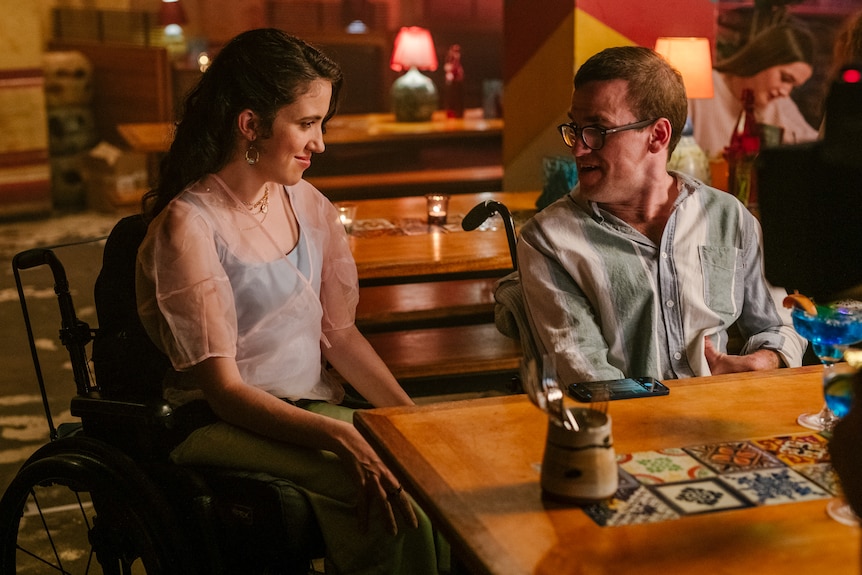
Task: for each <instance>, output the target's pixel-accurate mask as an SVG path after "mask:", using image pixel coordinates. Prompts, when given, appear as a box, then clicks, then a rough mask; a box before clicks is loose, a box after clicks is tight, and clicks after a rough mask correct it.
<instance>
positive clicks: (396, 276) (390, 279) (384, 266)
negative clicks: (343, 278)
mask: <svg viewBox="0 0 862 575" xmlns="http://www.w3.org/2000/svg"><path fill="white" fill-rule="evenodd" d="M538 196H539V192H496V193H492V192H489V193H481V194H458V195H454V196H452V197H451V199H450V200H449V214H450V218H451V221H452V222H457V221H460V218H461V217H463V215H465V214H466V213H467V212H469V211H470V209H471V208H472V207H473V206H475V205H476V204H478V203H480V202H482V201H484V200H488V199H492V200H497V201H499V202H502V203H503V204H504V205H505V206H506V207H507V208H509V210H510V211H511V212H513V213H516V212H528V211H531V210H535V207H536V199H537V198H538ZM353 203H355V204H356V205H357V206H358V209H357V213H356V217H357V219H358V220H367V219H374V218H384V219H404V218H414V219H418V220H423V221H424V219H425V217H426V213H425V210H426V206H425V198H423V197H405V198H392V199H382V200H360V201H357V202H353ZM350 247H351V250H352V251H353V257H354V259H355V260H356V267H357V269H358V272H359V280H360V282H361V283H362V284H363V285H370V284H375V283H377V284H381V283H407V282H411V281H414V282H415V281H433V280H441V279H458V278H467V277H493V276H503V275H505V274H506V273H508V272H509V271H511V269H512V259H511V255H510V252H509V244H508V240H507V238H506V231H505V230H504V229H503V227H502V226H500V227H499V229H497V230H494V231H478V230H475V231H472V232H464V231H448V232H447V231H444V230H439V229H438V231H431V232H430V233H422V234H418V235H404V236H381V237H369V238H366V237H355V236H351V237H350Z"/></svg>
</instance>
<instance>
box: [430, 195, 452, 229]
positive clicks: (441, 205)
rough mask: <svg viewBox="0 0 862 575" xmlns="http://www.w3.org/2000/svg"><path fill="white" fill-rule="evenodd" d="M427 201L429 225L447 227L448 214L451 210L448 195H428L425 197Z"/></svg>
mask: <svg viewBox="0 0 862 575" xmlns="http://www.w3.org/2000/svg"><path fill="white" fill-rule="evenodd" d="M425 200H426V201H427V205H428V225H432V226H433V225H437V226H443V225H445V224H446V212H447V210H448V209H449V196H447V195H446V194H428V195H427V196H425Z"/></svg>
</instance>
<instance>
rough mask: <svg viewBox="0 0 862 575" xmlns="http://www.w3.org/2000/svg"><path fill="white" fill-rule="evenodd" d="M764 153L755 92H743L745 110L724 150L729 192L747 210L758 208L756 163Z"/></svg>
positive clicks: (747, 90)
mask: <svg viewBox="0 0 862 575" xmlns="http://www.w3.org/2000/svg"><path fill="white" fill-rule="evenodd" d="M758 152H760V133H759V130H758V128H757V120H756V119H755V117H754V92H753V91H751V90H750V89H746V90H743V92H742V111H741V112H740V113H739V117H738V118H737V120H736V124H735V125H734V127H733V132H732V133H731V135H730V144H729V145H728V146H727V147H726V148H725V149H724V158H725V160H727V166H728V190H727V191H728V192H730V193H731V194H733V195H734V196H736V197H737V198H738V199H739V201H741V202H742V203H743V204H745V205H746V206H747V207H753V206H756V205H757V180H756V172H755V169H754V160H755V158H756V157H757V154H758Z"/></svg>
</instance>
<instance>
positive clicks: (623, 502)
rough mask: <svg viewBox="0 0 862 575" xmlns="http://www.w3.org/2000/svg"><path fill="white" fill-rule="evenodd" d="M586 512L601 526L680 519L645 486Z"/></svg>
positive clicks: (593, 505)
mask: <svg viewBox="0 0 862 575" xmlns="http://www.w3.org/2000/svg"><path fill="white" fill-rule="evenodd" d="M584 511H585V512H586V514H587V515H589V516H590V517H591V518H592V520H593V521H595V522H596V523H598V524H599V525H601V526H603V527H605V526H615V525H637V524H641V523H658V522H659V521H667V520H669V519H678V518H679V515H678V514H677V513H676V512H675V511H674V510H673V509H671V508H670V507H668V505H667V504H666V503H664V502H663V501H662V500H661V499H659V498H658V497H656V496H655V494H653V493H652V491H650V490H649V489H647V488H646V487H644V486H641V487H638V488H637V489H635V490H630V491H627V492H622V493H621V492H617V495H616V496H614V498H613V499H612V500H611V501H609V502H604V503H595V504H592V505H588V506H586V507H584Z"/></svg>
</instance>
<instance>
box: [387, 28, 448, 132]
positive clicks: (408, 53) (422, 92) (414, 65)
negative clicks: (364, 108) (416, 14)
mask: <svg viewBox="0 0 862 575" xmlns="http://www.w3.org/2000/svg"><path fill="white" fill-rule="evenodd" d="M389 67H390V68H392V69H393V70H395V71H396V72H401V71H403V70H407V72H406V73H405V74H404V75H402V76H400V77H399V78H398V79H397V80H395V83H393V84H392V90H391V92H390V97H391V99H392V111H393V112H395V119H396V120H397V121H399V122H427V121H428V120H430V119H431V115H432V114H433V113H434V110H436V109H437V103H438V101H439V96H438V94H437V88H436V86H434V82H433V81H432V80H431V78H429V77H428V76H425V75H424V74H422V72H420V71H419V70H432V71H433V70H436V69H437V52H436V51H435V50H434V41H433V40H432V39H431V32H429V31H428V30H426V29H425V28H420V27H418V26H410V27H405V28H401V30H400V31H399V32H398V36H396V37H395V47H394V49H393V50H392V59H391V60H390V62H389Z"/></svg>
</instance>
